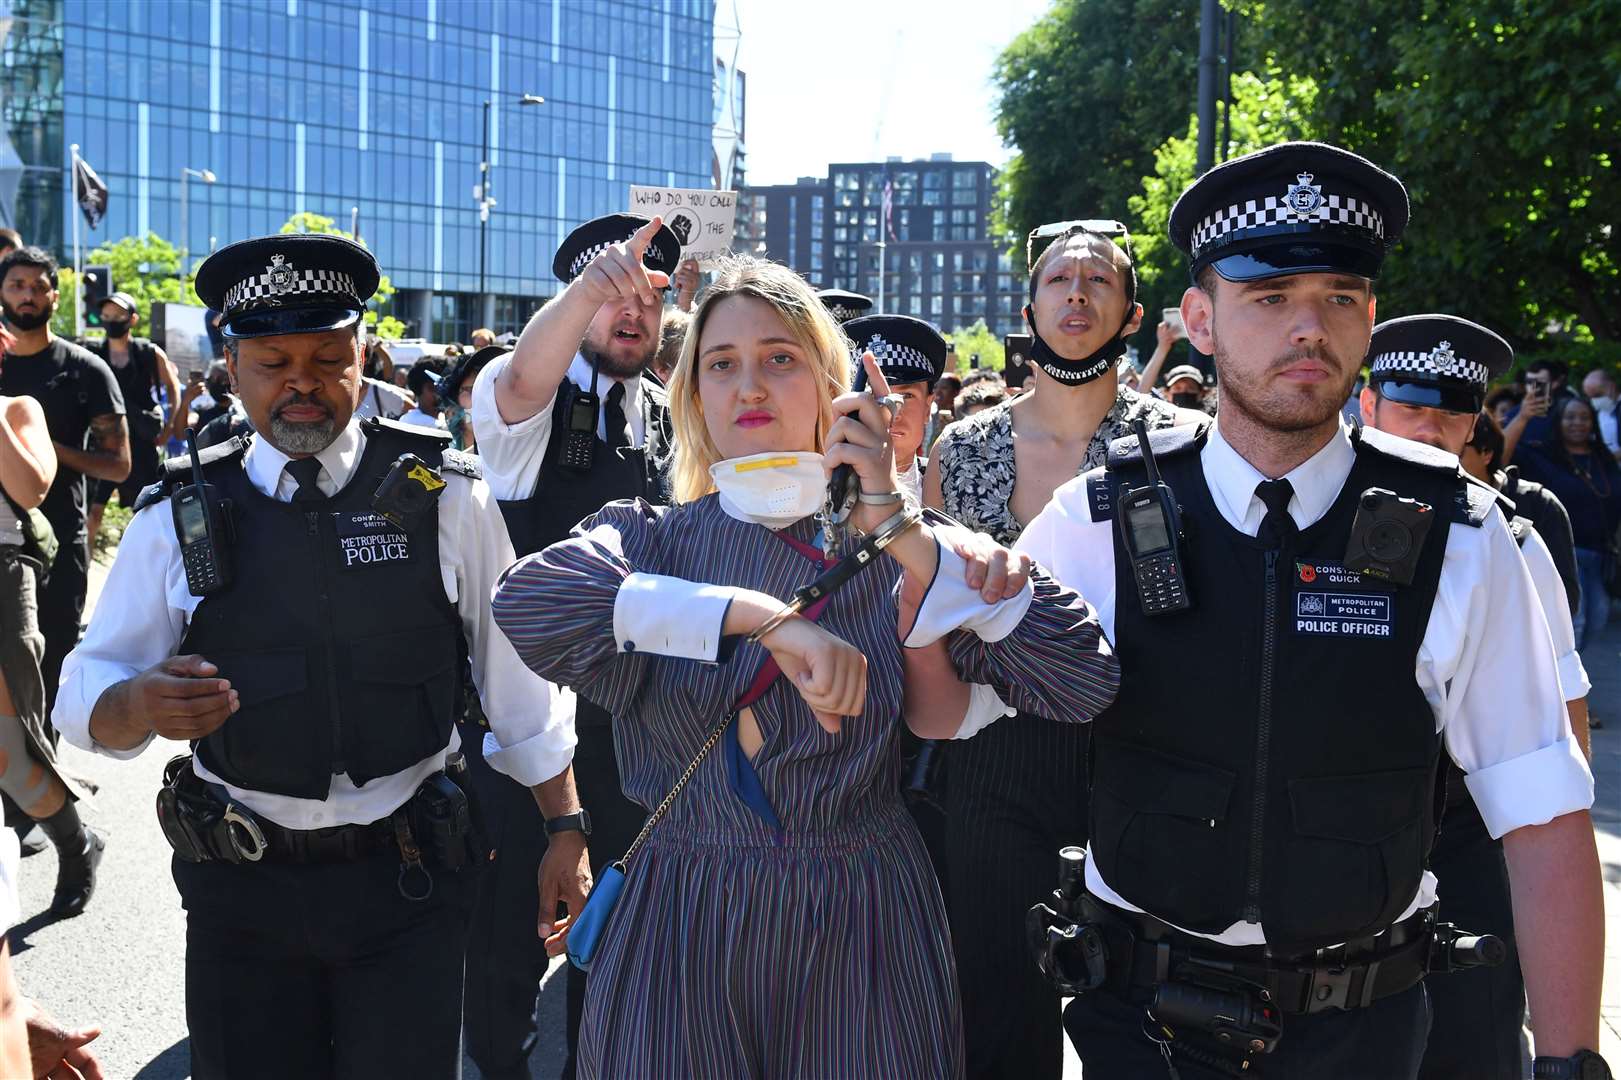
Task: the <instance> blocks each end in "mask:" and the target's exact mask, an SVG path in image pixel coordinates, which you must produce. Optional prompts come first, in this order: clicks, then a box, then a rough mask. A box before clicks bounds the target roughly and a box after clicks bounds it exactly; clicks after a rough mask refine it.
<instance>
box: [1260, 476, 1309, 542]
mask: <svg viewBox="0 0 1621 1080" xmlns="http://www.w3.org/2000/svg"><path fill="white" fill-rule="evenodd" d="M1294 493H1295V488H1294V485H1293V484H1291V483H1289V481H1287V480H1262V481H1261V482H1260V483H1259V484H1256V485H1255V497H1256V498H1257V499H1260V500H1261V502H1262V503H1264V504H1265V505H1266V517H1264V518H1262V519H1261V531H1260V533H1259V534H1258V535H1259V536H1260V539H1261V542H1262V543H1263V544H1265V545H1266V546H1267V547H1280V546H1282V544H1283V542H1284V541H1285V540H1287V539H1288V538H1290V537H1292V536H1294V535H1295V533H1297V532H1299V531H1300V530H1299V529H1297V528H1296V527H1295V519H1294V518H1292V517H1290V516H1289V500H1290V499H1291V498H1293V497H1294Z"/></svg>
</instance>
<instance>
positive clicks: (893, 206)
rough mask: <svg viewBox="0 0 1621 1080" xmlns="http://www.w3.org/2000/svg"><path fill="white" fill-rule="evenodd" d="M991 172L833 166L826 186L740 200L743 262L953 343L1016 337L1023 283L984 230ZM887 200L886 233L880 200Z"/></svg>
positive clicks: (788, 188) (769, 191) (811, 180)
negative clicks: (750, 256) (792, 276)
mask: <svg viewBox="0 0 1621 1080" xmlns="http://www.w3.org/2000/svg"><path fill="white" fill-rule="evenodd" d="M995 178H996V171H995V169H993V168H992V167H991V166H990V165H989V164H988V163H986V162H983V161H954V160H952V158H951V155H949V154H936V155H934V156H933V157H931V158H930V159H929V160H927V161H922V160H918V161H902V160H900V159H899V158H891V159H890V160H889V161H883V162H856V163H836V164H833V165H830V166H828V175H827V177H826V179H818V178H815V177H801V178H800V179H799V181H798V183H795V184H780V185H767V186H760V187H752V188H749V189H748V190H747V193H746V198H745V199H742V200H741V201H742V202H743V203H744V209H743V214H744V217H745V218H746V219H747V221H748V222H749V239H750V240H751V241H752V250H754V251H755V252H756V253H757V254H763V255H765V256H767V257H769V258H773V259H776V260H778V261H780V262H784V263H787V264H788V265H789V266H792V267H793V268H794V269H795V270H797V271H799V272H800V273H801V274H804V275H805V276H806V277H807V278H809V279H810V280H811V281H812V282H813V283H814V284H816V285H819V286H823V287H828V288H840V289H852V290H854V291H856V292H860V293H864V294H866V295H868V296H871V297H873V298H874V299H877V298H878V296H879V293H880V288H879V272H880V271H879V258H880V247H879V239H880V237H881V236H882V239H883V240H884V244H883V248H882V260H883V288H882V290H881V291H882V293H883V301H884V307H885V308H886V309H887V310H888V311H889V312H891V313H894V314H899V315H915V316H917V317H918V318H922V319H927V320H929V321H930V322H932V323H934V324H935V325H937V326H939V327H940V329H941V330H943V331H945V332H947V333H950V332H952V331H955V330H960V329H963V328H966V327H968V326H971V325H972V324H973V323H975V322H977V321H978V320H980V319H984V320H985V323H986V325H987V326H988V327H989V328H990V329H991V331H992V332H993V333H996V334H1009V333H1016V332H1018V331H1020V330H1021V329H1022V328H1023V319H1022V318H1021V316H1020V314H1019V311H1020V309H1021V307H1022V306H1023V304H1024V297H1025V289H1026V277H1025V274H1024V272H1023V268H1022V267H1015V266H1014V265H1013V261H1012V260H1011V259H1010V258H1009V257H1008V255H1007V252H1006V250H1005V249H1004V247H1003V245H1002V243H1001V242H1000V241H999V240H997V239H995V238H994V237H993V235H992V233H991V229H990V217H991V201H992V198H993V196H994V192H995ZM886 183H887V185H888V186H889V190H890V216H889V222H888V230H887V231H885V218H884V188H885V185H886Z"/></svg>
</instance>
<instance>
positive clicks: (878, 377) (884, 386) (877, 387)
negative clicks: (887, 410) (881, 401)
mask: <svg viewBox="0 0 1621 1080" xmlns="http://www.w3.org/2000/svg"><path fill="white" fill-rule="evenodd" d="M861 366H862V367H863V368H865V369H866V371H867V389H869V390H871V391H872V396H873V397H875V398H886V397H888V396H889V380H888V379H886V378H884V373H883V371H882V370H881V369H880V368H879V367H878V358H877V357H875V356H873V355H872V353H871V352H870V351H869V352H864V353H862V354H861Z"/></svg>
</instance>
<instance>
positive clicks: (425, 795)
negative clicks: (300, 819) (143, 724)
mask: <svg viewBox="0 0 1621 1080" xmlns="http://www.w3.org/2000/svg"><path fill="white" fill-rule="evenodd" d="M466 772H467V764H466V760H465V759H464V758H463V757H462V755H460V754H452V755H451V756H450V758H449V759H448V760H447V761H446V764H445V771H444V772H438V773H434V774H433V775H432V776H430V777H428V778H427V779H426V780H424V781H423V782H422V784H421V786H419V787H418V788H417V790H416V791H415V792H414V793H413V794H412V796H411V798H410V799H408V800H407V801H406V802H405V803H404V805H402V806H401V807H400V808H399V809H397V810H396V811H394V813H393V814H391V815H389V817H388V818H387V819H385V823H375V822H374V823H373V824H372V825H370V826H366V825H356V826H344V827H340V828H339V829H334V830H321V831H320V832H319V833H300V832H299V831H298V830H293V829H283V828H282V827H280V826H278V825H276V824H275V823H273V822H267V821H261V820H260V819H259V817H258V816H257V815H255V814H254V813H253V811H251V810H249V809H248V808H247V807H245V806H242V805H241V804H240V803H237V802H236V801H235V800H233V799H231V798H230V796H229V794H228V793H227V792H225V790H224V789H223V788H219V787H217V786H216V785H213V784H209V783H207V782H206V781H204V780H203V779H202V778H201V777H199V776H198V775H197V774H196V772H195V771H193V769H192V759H191V756H190V755H182V756H180V757H176V758H174V759H173V760H171V761H170V762H169V764H168V765H167V766H165V767H164V770H163V786H162V787H161V788H160V789H159V790H158V796H157V810H158V824H159V826H160V827H161V828H162V830H163V836H164V839H165V840H167V841H168V842H169V846H170V847H171V848H173V849H174V852H175V854H176V855H177V856H179V857H180V858H181V859H183V860H185V861H186V862H228V863H236V864H240V863H253V862H259V861H260V860H261V859H264V858H265V857H266V856H267V855H269V857H270V858H271V861H281V860H285V859H289V858H291V860H292V861H303V860H300V859H299V858H298V857H297V856H296V855H294V856H289V855H288V854H286V851H287V849H292V850H293V851H298V850H302V849H301V848H300V847H299V843H300V841H303V842H305V843H310V842H312V841H313V840H314V839H316V838H319V839H320V841H321V843H322V844H323V846H325V847H326V848H327V849H328V851H329V852H331V857H330V858H329V859H325V860H320V861H354V860H357V859H361V858H365V857H368V856H369V855H372V854H377V853H380V851H379V845H378V843H377V836H376V834H378V833H380V832H381V831H383V830H387V831H390V832H391V833H392V837H393V840H394V844H392V845H389V846H391V847H396V848H397V849H398V851H399V854H400V856H401V859H402V862H401V892H402V894H404V895H406V896H408V897H410V898H412V899H426V898H427V896H428V895H429V894H430V893H431V891H432V883H431V874H430V870H444V871H448V872H450V873H457V872H460V871H462V870H465V869H467V868H469V867H472V866H478V865H480V864H482V863H483V862H484V861H485V859H486V858H487V857H488V848H487V847H486V846H485V843H484V837H483V831H482V830H481V829H480V828H479V827H478V822H477V820H476V817H475V815H474V813H473V807H472V804H471V802H470V800H469V799H468V797H467V793H466V791H465V785H466ZM458 781H459V782H458ZM383 850H386V849H383ZM308 861H316V860H308ZM415 870H420V871H421V872H422V874H424V875H428V876H429V881H428V884H427V885H426V886H417V885H413V886H412V887H411V888H410V889H407V888H406V887H405V882H406V879H407V876H408V875H407V871H415Z"/></svg>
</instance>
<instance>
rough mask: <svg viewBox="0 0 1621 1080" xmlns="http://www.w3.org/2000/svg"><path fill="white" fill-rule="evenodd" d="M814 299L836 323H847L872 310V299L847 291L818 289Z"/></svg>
mask: <svg viewBox="0 0 1621 1080" xmlns="http://www.w3.org/2000/svg"><path fill="white" fill-rule="evenodd" d="M816 299H818V300H820V301H821V302H822V306H823V307H825V308H827V313H828V314H829V315H831V316H833V321H834V322H837V323H847V322H849V321H850V320H851V319H854V318H856V317H857V316H860V315H865V314H866V313H867V312H869V311H871V310H872V297H870V296H862V295H861V294H860V293H855V292H850V291H849V290H848V289H818V290H817V292H816Z"/></svg>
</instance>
